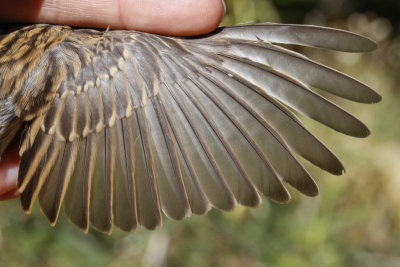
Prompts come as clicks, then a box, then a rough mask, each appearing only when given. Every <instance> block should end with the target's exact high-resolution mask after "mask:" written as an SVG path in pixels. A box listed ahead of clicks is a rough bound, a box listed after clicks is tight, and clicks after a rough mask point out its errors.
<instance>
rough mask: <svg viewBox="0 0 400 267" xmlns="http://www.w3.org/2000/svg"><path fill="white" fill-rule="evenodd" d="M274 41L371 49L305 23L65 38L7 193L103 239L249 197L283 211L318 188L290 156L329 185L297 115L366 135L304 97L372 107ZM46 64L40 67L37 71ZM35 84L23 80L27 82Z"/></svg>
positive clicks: (321, 150)
mask: <svg viewBox="0 0 400 267" xmlns="http://www.w3.org/2000/svg"><path fill="white" fill-rule="evenodd" d="M278 44H298V45H305V46H312V47H321V48H327V49H336V50H342V51H351V52H361V51H370V50H373V49H374V48H375V44H374V43H373V42H372V41H370V40H368V39H366V38H364V37H361V36H359V35H356V34H352V33H349V32H345V31H339V30H333V29H328V28H321V27H315V26H296V25H277V24H262V25H253V26H236V27H226V28H221V29H218V31H216V32H214V33H212V34H210V35H207V36H201V37H195V38H187V39H185V38H173V37H164V36H159V35H153V34H147V33H139V32H133V31H108V32H98V31H94V30H74V31H71V33H70V34H69V35H68V36H67V37H66V38H65V39H64V40H63V41H62V42H60V43H58V44H56V45H54V46H53V47H51V48H50V49H48V50H46V53H45V54H44V55H43V57H45V59H46V60H48V61H49V60H55V61H56V62H52V63H51V64H55V65H57V66H58V67H59V68H63V69H64V71H62V72H60V73H61V74H60V75H61V76H60V77H61V78H60V81H61V82H60V84H59V86H58V88H57V90H56V92H55V94H54V97H53V99H52V101H51V103H50V104H49V108H48V109H47V111H46V112H44V113H40V114H38V115H37V117H36V118H35V119H34V120H33V121H31V122H30V124H29V127H28V128H27V130H26V138H25V140H24V142H23V145H22V147H21V153H22V160H21V164H20V171H19V186H20V190H21V191H22V196H21V201H22V206H23V208H24V209H25V210H26V211H29V210H30V209H31V206H32V203H33V201H34V200H35V198H36V197H37V196H38V198H39V203H40V206H41V208H42V210H43V212H44V213H45V215H46V216H47V217H48V219H49V220H50V222H51V223H52V224H54V223H55V222H56V220H57V217H58V214H59V212H60V208H61V205H62V203H64V210H65V212H66V214H67V216H68V218H69V219H70V220H71V222H72V223H74V224H75V225H77V226H79V227H80V228H81V229H83V230H84V231H87V230H88V227H89V224H90V223H89V222H91V224H92V225H93V227H95V228H96V229H98V230H100V231H104V232H110V231H111V230H112V225H113V224H115V225H116V226H118V227H119V228H121V229H123V230H127V231H129V230H133V229H136V227H137V225H138V224H141V225H142V226H144V227H146V228H148V229H153V228H155V227H156V226H158V225H159V224H160V223H161V211H163V212H164V213H165V214H166V215H167V216H168V217H170V218H173V219H176V220H180V219H183V218H184V217H186V216H189V215H190V214H191V213H195V214H205V213H206V212H207V211H208V210H209V209H210V207H211V206H213V207H216V208H219V209H222V210H232V209H233V208H234V207H235V205H236V204H237V203H240V204H242V205H245V206H252V207H254V206H257V205H258V204H259V203H260V201H261V200H260V197H259V195H258V192H261V193H262V194H263V195H265V196H267V197H269V198H270V199H272V200H274V201H277V202H287V201H288V200H289V199H290V195H289V192H288V191H287V189H286V188H285V185H284V183H288V184H290V185H291V186H293V187H294V188H296V189H297V190H299V191H300V192H302V193H304V194H306V195H309V196H314V195H317V194H318V188H317V185H316V184H315V182H314V181H313V179H312V178H311V176H310V175H309V173H308V172H307V171H306V169H305V168H304V167H303V165H302V164H301V163H300V162H299V161H298V159H297V158H296V156H295V155H296V154H298V155H301V156H302V157H303V158H305V159H307V160H309V161H310V162H312V163H313V164H315V165H317V166H319V167H320V168H322V169H324V170H326V171H328V172H330V173H333V174H341V173H342V172H343V171H344V168H343V166H342V164H341V163H340V162H339V160H338V159H337V158H336V157H335V156H334V155H333V154H332V152H331V151H330V150H329V149H328V148H327V147H326V146H325V145H324V144H322V143H321V142H320V141H319V140H318V139H317V138H316V137H315V136H314V135H313V134H312V133H310V132H309V131H308V130H307V129H306V128H305V127H304V125H303V124H302V122H301V121H300V120H299V119H298V118H297V116H296V115H295V113H294V112H293V111H292V110H294V111H296V112H298V113H300V114H303V115H305V116H308V117H310V118H312V119H314V120H317V121H319V122H321V123H323V124H325V125H327V126H329V127H331V128H333V129H335V130H337V131H339V132H342V133H345V134H348V135H352V136H356V137H365V136H367V135H368V134H369V131H368V129H367V127H366V126H364V124H362V123H361V122H360V121H359V120H358V119H356V118H355V117H353V116H352V115H351V114H349V113H348V112H346V111H345V110H343V109H342V108H340V107H339V106H337V105H336V104H334V103H332V102H331V101H329V100H327V99H326V98H324V97H322V96H321V95H319V94H318V93H317V92H315V91H313V90H312V89H311V88H314V87H315V88H318V89H321V90H325V91H327V92H329V93H332V94H335V95H338V96H341V97H343V98H347V99H350V100H353V101H357V102H363V103H374V102H378V101H379V100H380V96H379V95H378V94H377V93H375V92H374V91H373V90H372V89H370V88H369V87H368V86H366V85H364V84H362V83H361V82H359V81H357V80H355V79H353V78H351V77H349V76H347V75H345V74H343V73H340V72H338V71H336V70H333V69H331V68H329V67H326V66H323V65H320V64H318V63H316V62H313V61H312V60H310V59H308V58H306V57H304V56H302V55H300V54H298V53H295V52H292V51H290V50H288V49H286V48H283V47H280V46H279V45H278ZM45 63H46V62H45ZM34 78H35V76H34V74H32V75H31V80H30V82H31V83H35V79H34Z"/></svg>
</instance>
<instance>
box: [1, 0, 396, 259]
mask: <svg viewBox="0 0 400 267" xmlns="http://www.w3.org/2000/svg"><path fill="white" fill-rule="evenodd" d="M227 11H228V12H227V15H226V17H225V19H224V21H223V24H224V25H232V24H237V23H256V22H266V21H270V22H283V23H307V24H316V25H324V26H331V27H337V28H341V29H349V30H351V31H355V32H358V33H361V34H364V35H366V36H369V37H370V38H372V39H374V40H376V41H377V42H378V44H379V49H378V50H377V51H375V52H373V53H369V54H363V55H359V54H346V53H337V52H328V51H323V50H315V49H303V50H301V52H304V53H305V54H306V55H307V56H309V57H311V58H313V59H316V60H319V61H320V62H322V63H326V64H328V65H330V66H332V67H335V68H337V69H339V70H342V71H344V72H346V73H348V74H350V75H352V76H354V77H356V78H357V79H360V80H361V81H363V82H365V83H367V84H369V85H370V86H371V87H373V88H375V89H376V90H377V91H378V92H379V93H380V94H381V95H382V96H383V101H382V102H381V103H379V104H377V105H364V104H354V103H350V102H348V101H344V100H339V99H338V101H339V102H340V103H342V104H343V105H344V106H345V107H346V108H347V109H348V110H350V111H351V112H353V113H354V114H355V115H357V116H358V117H359V118H361V119H362V120H363V121H364V122H365V123H366V124H367V125H368V126H369V127H370V129H371V132H372V134H371V136H370V137H368V138H367V139H356V138H351V137H348V136H344V135H342V134H339V133H336V132H334V131H333V130H330V129H328V128H326V127H323V126H321V125H317V124H316V123H314V122H311V121H309V120H305V123H306V124H307V125H309V126H310V127H311V128H312V130H313V131H314V132H315V133H316V135H317V136H319V137H320V138H321V139H322V140H323V141H324V142H325V143H326V144H327V145H328V146H329V147H331V148H332V149H333V151H334V152H335V153H336V154H337V155H338V156H339V158H340V159H342V162H343V163H344V164H345V166H346V170H347V171H346V173H345V175H343V176H339V177H336V176H333V175H329V174H327V173H324V172H322V171H320V170H319V169H317V168H315V167H313V166H311V165H310V164H307V167H308V169H309V170H310V172H311V173H312V175H313V176H314V177H315V178H316V180H317V182H318V184H319V186H320V191H321V193H320V195H319V196H318V197H315V198H308V197H304V196H300V195H299V194H298V193H297V192H296V191H294V190H291V193H292V195H293V200H292V201H291V202H290V204H288V205H278V204H274V203H272V202H270V201H268V200H267V199H266V198H264V199H263V200H264V201H263V204H262V205H261V207H259V208H257V209H246V208H243V207H238V208H236V209H235V211H234V212H231V213H223V212H220V211H216V210H212V211H211V212H210V213H209V214H208V215H207V216H204V217H202V216H192V217H191V218H189V219H186V220H185V221H183V222H176V221H171V220H164V226H163V228H161V229H158V230H156V231H153V232H149V231H146V230H143V229H140V230H139V231H138V232H137V233H131V234H126V233H123V232H121V231H118V230H115V231H114V233H113V235H112V236H107V235H103V234H99V233H97V232H94V231H93V232H90V233H89V234H88V235H85V234H82V233H81V232H80V231H79V230H77V229H76V228H75V227H73V226H71V225H69V224H68V223H67V222H66V218H65V217H64V216H63V215H61V217H60V220H59V223H58V224H57V226H56V227H54V228H52V227H50V226H49V224H48V222H47V221H46V220H45V218H44V217H43V216H42V215H41V214H40V211H39V210H38V207H36V208H35V209H34V212H33V215H31V216H27V215H24V214H23V212H22V210H21V208H20V207H19V202H18V200H13V201H8V202H3V203H0V266H25V265H26V266H36V265H40V266H232V267H235V266H385V267H386V266H400V174H399V173H400V164H399V161H400V90H399V88H400V16H399V14H400V1H398V0H375V1H374V0H369V1H367V0H320V1H318V0H274V1H272V0H228V1H227Z"/></svg>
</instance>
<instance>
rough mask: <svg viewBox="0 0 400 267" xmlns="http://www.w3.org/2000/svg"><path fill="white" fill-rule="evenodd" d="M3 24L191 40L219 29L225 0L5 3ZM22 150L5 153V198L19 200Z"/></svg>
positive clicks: (1, 165)
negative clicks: (95, 29) (134, 32)
mask: <svg viewBox="0 0 400 267" xmlns="http://www.w3.org/2000/svg"><path fill="white" fill-rule="evenodd" d="M0 6H1V9H0V23H1V22H11V21H12V22H30V23H51V24H68V25H73V26H82V27H99V28H107V27H110V28H111V29H130V30H138V31H145V32H152V33H158V34H164V35H175V36H188V35H199V34H204V33H208V32H211V31H213V30H214V29H215V28H217V27H218V25H219V23H220V22H221V20H222V16H223V10H224V8H223V4H222V1H221V0H17V1H12V0H0ZM19 160H20V159H19V156H18V149H16V148H13V149H10V150H8V151H6V153H4V154H3V155H2V159H1V162H0V200H7V199H11V198H15V197H18V196H19V192H18V188H17V175H18V164H19Z"/></svg>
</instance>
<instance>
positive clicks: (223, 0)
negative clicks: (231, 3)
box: [222, 0, 226, 15]
mask: <svg viewBox="0 0 400 267" xmlns="http://www.w3.org/2000/svg"><path fill="white" fill-rule="evenodd" d="M222 5H223V6H224V15H225V14H226V4H225V0H222Z"/></svg>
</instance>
